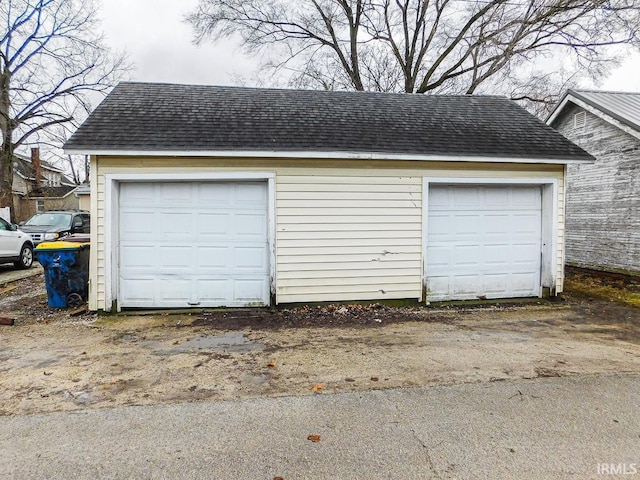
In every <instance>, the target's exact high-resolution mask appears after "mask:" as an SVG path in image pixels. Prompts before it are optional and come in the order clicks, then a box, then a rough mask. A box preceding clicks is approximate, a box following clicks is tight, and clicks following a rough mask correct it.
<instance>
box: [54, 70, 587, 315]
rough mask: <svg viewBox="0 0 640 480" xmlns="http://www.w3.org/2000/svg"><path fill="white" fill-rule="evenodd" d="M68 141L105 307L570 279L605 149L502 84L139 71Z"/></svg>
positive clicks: (96, 305) (504, 291)
mask: <svg viewBox="0 0 640 480" xmlns="http://www.w3.org/2000/svg"><path fill="white" fill-rule="evenodd" d="M380 112H384V115H381V114H380ZM65 149H66V151H67V153H69V154H79V155H80V154H81V155H90V157H91V186H92V195H91V222H92V225H91V258H90V268H89V270H90V285H89V308H90V309H91V310H104V311H119V310H120V309H126V308H180V307H181V308H189V307H217V306H229V307H231V306H258V305H271V306H278V305H287V304H297V303H309V302H359V301H376V302H377V301H381V302H384V301H396V300H402V301H404V300H409V301H419V302H424V301H437V300H465V299H472V300H473V299H477V298H485V297H486V298H488V299H493V298H509V297H539V296H543V297H544V296H555V295H558V294H560V293H561V292H562V289H563V281H564V238H565V228H564V227H565V211H564V203H565V193H566V192H565V170H566V166H567V164H569V163H579V164H587V163H589V162H592V161H593V158H592V157H591V156H590V155H589V154H587V153H586V152H584V151H583V150H581V149H580V148H579V147H577V146H576V145H573V144H572V143H571V142H569V141H568V140H567V139H565V138H564V137H563V136H562V135H560V134H559V133H558V132H556V131H554V130H553V129H551V128H550V127H548V126H547V125H545V124H544V123H543V122H541V121H540V120H539V119H537V118H536V117H535V116H533V115H531V114H530V113H528V112H527V111H526V110H524V109H523V108H522V107H520V106H518V105H517V104H516V103H514V102H513V101H511V100H509V99H507V98H501V97H498V96H478V95H459V96H456V95H444V96H439V95H404V94H380V93H374V92H343V91H340V92H337V91H304V90H280V89H261V88H238V87H219V86H207V85H173V84H156V83H153V84H151V83H139V82H130V83H129V82H125V83H121V84H120V85H118V86H117V87H116V88H114V89H113V91H112V92H111V93H110V94H109V96H108V97H107V98H106V99H105V100H104V101H103V102H102V103H101V104H100V106H98V107H97V108H96V109H95V111H94V112H93V113H92V114H91V115H90V116H89V118H88V119H87V121H85V122H84V123H83V125H82V126H81V127H80V128H79V129H78V130H77V131H76V132H75V133H74V134H73V136H72V138H71V139H69V141H68V142H67V143H66V145H65ZM93 192H95V195H94V194H93Z"/></svg>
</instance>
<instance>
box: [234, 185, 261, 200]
mask: <svg viewBox="0 0 640 480" xmlns="http://www.w3.org/2000/svg"><path fill="white" fill-rule="evenodd" d="M234 202H235V204H236V205H248V206H261V205H265V204H266V202H267V195H266V190H265V189H263V188H260V187H257V186H256V184H250V183H246V184H241V185H238V186H237V188H236V189H235V199H234Z"/></svg>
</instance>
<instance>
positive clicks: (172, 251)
mask: <svg viewBox="0 0 640 480" xmlns="http://www.w3.org/2000/svg"><path fill="white" fill-rule="evenodd" d="M267 190H268V189H267V183H266V182H196V181H185V182H168V181H165V182H121V183H120V188H119V216H118V217H119V218H118V225H119V226H118V235H119V242H118V245H119V248H118V256H119V269H118V272H119V278H118V291H119V295H120V302H121V306H122V307H147V308H149V307H154V308H156V307H161V308H178V307H219V306H228V307H237V306H248V305H268V304H269V298H270V289H269V249H268V233H267V232H268V199H267Z"/></svg>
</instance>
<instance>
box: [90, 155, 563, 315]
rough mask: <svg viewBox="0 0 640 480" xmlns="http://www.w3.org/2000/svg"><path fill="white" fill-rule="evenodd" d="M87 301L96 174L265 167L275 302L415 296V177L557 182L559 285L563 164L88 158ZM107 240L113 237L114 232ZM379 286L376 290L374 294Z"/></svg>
mask: <svg viewBox="0 0 640 480" xmlns="http://www.w3.org/2000/svg"><path fill="white" fill-rule="evenodd" d="M91 167H92V168H91V175H92V187H93V186H95V192H96V194H95V195H91V202H92V203H91V205H92V206H91V211H92V218H91V221H92V230H91V232H92V233H91V235H92V255H91V279H92V280H91V284H90V308H91V309H92V310H95V309H98V310H109V309H111V307H112V305H107V299H106V296H105V291H106V290H105V280H106V277H105V239H106V228H107V226H106V225H105V197H106V192H105V175H106V174H115V173H144V174H147V175H150V174H153V173H158V174H172V173H200V172H208V173H211V172H251V171H253V172H267V171H268V172H273V173H275V175H276V180H275V183H276V188H275V195H276V219H275V221H276V265H275V267H276V282H275V283H276V297H277V298H276V300H277V302H278V303H280V304H281V303H288V302H310V301H349V300H365V299H368V300H376V299H394V298H395V299H397V298H407V299H420V298H421V296H422V275H423V272H422V245H423V241H422V206H423V197H422V181H423V177H433V178H455V177H458V178H465V177H467V178H479V179H482V178H487V179H492V178H502V179H508V178H523V177H524V178H532V179H535V178H540V179H548V178H555V179H557V180H558V212H557V219H558V223H557V248H558V255H557V272H556V290H557V293H560V292H561V291H562V280H563V279H562V276H563V264H564V258H563V241H564V180H563V167H562V166H557V165H542V164H528V165H525V164H500V163H495V164H491V163H464V162H418V161H412V162H409V161H398V160H394V161H379V160H371V161H366V160H303V159H300V160H295V159H288V160H287V159H207V158H177V159H176V158H170V157H169V158H156V157H154V158H120V157H99V158H98V159H96V158H92V166H91ZM112 241H117V239H114V240H112ZM383 291H384V293H383Z"/></svg>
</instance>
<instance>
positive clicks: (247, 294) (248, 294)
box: [234, 279, 267, 303]
mask: <svg viewBox="0 0 640 480" xmlns="http://www.w3.org/2000/svg"><path fill="white" fill-rule="evenodd" d="M266 290H267V288H266V281H264V280H263V281H259V280H242V279H239V280H236V281H235V282H234V293H235V296H236V301H238V302H246V303H254V302H260V301H261V299H262V298H263V297H264V295H265V294H266Z"/></svg>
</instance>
